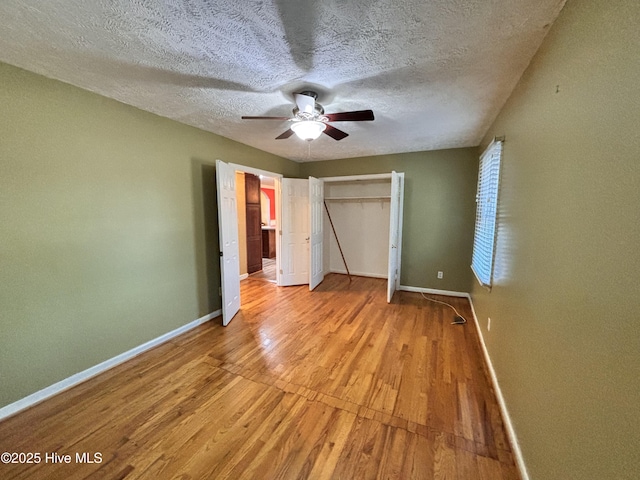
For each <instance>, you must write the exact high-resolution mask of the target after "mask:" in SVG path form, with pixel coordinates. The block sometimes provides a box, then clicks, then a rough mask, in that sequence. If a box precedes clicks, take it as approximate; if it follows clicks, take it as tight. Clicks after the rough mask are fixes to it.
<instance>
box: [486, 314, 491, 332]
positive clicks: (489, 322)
mask: <svg viewBox="0 0 640 480" xmlns="http://www.w3.org/2000/svg"><path fill="white" fill-rule="evenodd" d="M490 331H491V317H487V332H490Z"/></svg>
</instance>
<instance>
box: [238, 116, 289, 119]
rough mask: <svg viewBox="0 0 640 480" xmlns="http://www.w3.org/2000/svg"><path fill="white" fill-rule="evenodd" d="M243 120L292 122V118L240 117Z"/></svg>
mask: <svg viewBox="0 0 640 480" xmlns="http://www.w3.org/2000/svg"><path fill="white" fill-rule="evenodd" d="M240 118H242V120H290V119H291V118H290V117H246V116H244V117H240Z"/></svg>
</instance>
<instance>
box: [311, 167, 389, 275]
mask: <svg viewBox="0 0 640 480" xmlns="http://www.w3.org/2000/svg"><path fill="white" fill-rule="evenodd" d="M324 196H325V202H326V204H327V207H328V209H329V212H330V213H331V219H332V220H333V225H334V227H335V229H336V233H337V235H338V239H339V240H340V245H341V247H342V251H343V253H344V256H345V259H346V261H347V265H348V267H349V271H350V273H351V274H352V275H360V276H365V277H377V278H387V273H388V262H389V215H390V213H389V211H390V200H391V180H390V179H377V180H355V181H339V182H325V184H324ZM323 228H324V241H323V247H324V250H323V258H324V261H323V268H324V272H325V274H326V273H330V272H333V273H347V271H346V269H345V266H344V263H343V261H342V257H341V255H340V251H339V249H338V245H337V243H336V239H335V237H334V234H333V231H332V229H331V224H330V223H329V218H328V216H327V214H326V212H325V215H324V226H323Z"/></svg>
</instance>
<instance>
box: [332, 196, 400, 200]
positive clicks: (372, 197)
mask: <svg viewBox="0 0 640 480" xmlns="http://www.w3.org/2000/svg"><path fill="white" fill-rule="evenodd" d="M324 199H325V200H333V201H343V200H354V201H362V200H391V195H373V196H368V197H324Z"/></svg>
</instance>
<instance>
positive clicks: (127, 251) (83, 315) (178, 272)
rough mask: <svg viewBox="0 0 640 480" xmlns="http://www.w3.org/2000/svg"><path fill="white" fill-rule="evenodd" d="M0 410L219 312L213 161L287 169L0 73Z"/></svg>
mask: <svg viewBox="0 0 640 480" xmlns="http://www.w3.org/2000/svg"><path fill="white" fill-rule="evenodd" d="M0 109H1V113H2V114H1V115H0V225H1V227H0V266H1V268H0V285H2V288H1V289H0V306H1V307H0V331H1V335H0V406H4V405H7V404H9V403H11V402H13V401H16V400H18V399H20V398H22V397H25V396H27V395H29V394H31V393H33V392H35V391H37V390H39V389H42V388H44V387H47V386H49V385H51V384H53V383H55V382H57V381H59V380H62V379H64V378H66V377H69V376H70V375H72V374H74V373H77V372H79V371H82V370H84V369H86V368H89V367H91V366H94V365H96V364H98V363H100V362H102V361H104V360H106V359H108V358H111V357H113V356H115V355H118V354H120V353H122V352H124V351H127V350H129V349H130V348H132V347H135V346H137V345H140V344H142V343H144V342H146V341H148V340H150V339H153V338H156V337H158V336H160V335H162V334H164V333H166V332H168V331H170V330H173V329H175V328H177V327H179V326H181V325H184V324H186V323H189V322H191V321H193V320H195V319H196V318H199V317H200V316H203V315H205V314H207V313H210V312H212V311H215V310H217V309H218V308H220V298H219V297H218V286H219V283H220V278H219V277H220V274H219V265H218V260H219V258H218V254H217V251H218V245H217V243H218V233H217V210H216V202H215V168H214V164H215V160H216V159H221V160H224V161H228V162H234V163H240V164H244V165H248V166H253V167H256V168H262V169H266V170H270V171H274V172H277V173H284V174H287V175H290V176H297V175H298V172H299V165H298V164H296V163H294V162H291V161H288V160H284V159H282V158H279V157H276V156H273V155H270V154H267V153H264V152H261V151H258V150H256V149H252V148H249V147H247V146H244V145H241V144H239V143H236V142H233V141H230V140H228V139H225V138H222V137H218V136H216V135H213V134H211V133H207V132H204V131H201V130H198V129H195V128H192V127H188V126H185V125H182V124H179V123H176V122H173V121H170V120H167V119H164V118H161V117H158V116H155V115H153V114H150V113H146V112H143V111H141V110H138V109H135V108H133V107H130V106H127V105H123V104H121V103H118V102H116V101H113V100H109V99H106V98H104V97H101V96H99V95H95V94H92V93H89V92H86V91H84V90H81V89H78V88H75V87H72V86H70V85H67V84H64V83H61V82H57V81H54V80H49V79H46V78H44V77H41V76H38V75H35V74H32V73H29V72H26V71H24V70H20V69H17V68H14V67H11V66H8V65H4V64H0Z"/></svg>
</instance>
